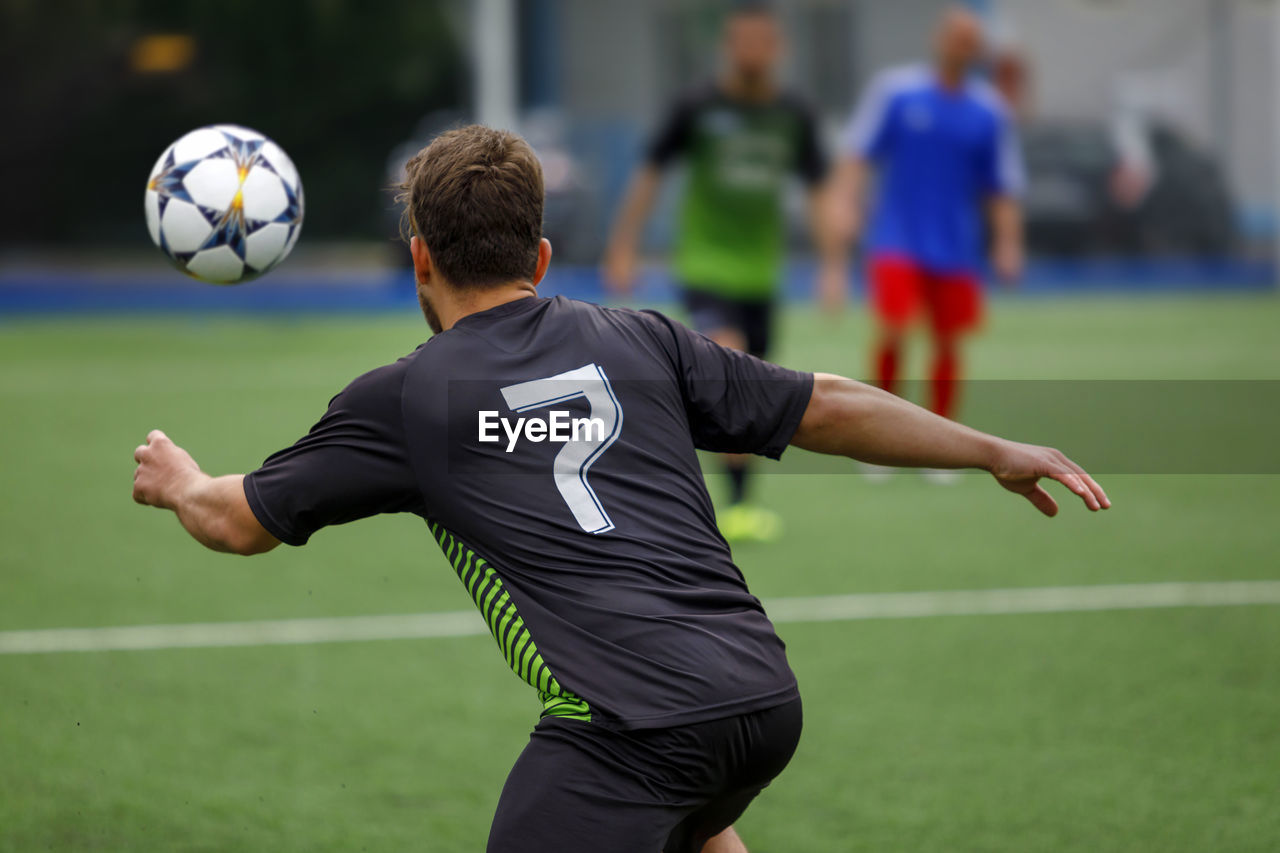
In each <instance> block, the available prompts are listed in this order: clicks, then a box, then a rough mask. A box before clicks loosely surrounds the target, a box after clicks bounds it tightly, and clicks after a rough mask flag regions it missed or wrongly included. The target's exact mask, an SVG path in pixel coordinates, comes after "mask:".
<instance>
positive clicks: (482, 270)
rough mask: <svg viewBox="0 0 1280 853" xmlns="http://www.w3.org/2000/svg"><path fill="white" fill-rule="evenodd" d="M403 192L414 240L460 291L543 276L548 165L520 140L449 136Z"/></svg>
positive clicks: (473, 128) (412, 166) (480, 129)
mask: <svg viewBox="0 0 1280 853" xmlns="http://www.w3.org/2000/svg"><path fill="white" fill-rule="evenodd" d="M399 189H400V194H399V195H398V196H397V198H398V199H399V200H400V201H401V202H403V203H404V205H405V216H406V217H407V219H408V220H409V224H410V225H411V226H412V228H413V232H414V233H415V234H417V235H418V237H419V239H421V240H422V241H423V242H424V243H426V245H427V250H428V251H429V252H430V253H431V261H432V263H433V264H434V265H435V267H436V269H437V270H439V272H440V275H441V276H443V277H444V278H445V279H446V280H447V281H448V282H449V283H450V284H452V285H453V286H454V287H459V288H482V287H487V286H492V285H497V284H505V283H506V282H510V281H518V280H521V279H524V280H530V279H532V278H533V276H534V275H535V274H536V272H537V268H538V244H539V243H540V242H541V240H542V203H543V189H542V164H541V163H539V162H538V157H537V155H536V154H534V153H533V149H532V148H530V147H529V143H527V142H525V141H524V140H523V139H521V138H520V137H519V136H518V135H516V134H514V133H510V132H508V131H505V130H494V129H493V128H490V127H485V126H483V125H479V124H472V125H468V126H466V127H460V128H457V129H455V130H450V131H446V132H445V133H442V134H440V135H439V136H437V137H436V138H435V140H434V141H433V142H432V143H431V144H430V145H428V146H427V147H426V148H423V149H422V150H421V151H419V152H418V153H417V154H415V155H414V156H413V157H412V158H411V159H410V160H409V162H408V163H407V164H406V165H405V180H404V183H402V184H401V185H400V187H399Z"/></svg>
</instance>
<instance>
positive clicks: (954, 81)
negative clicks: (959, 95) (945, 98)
mask: <svg viewBox="0 0 1280 853" xmlns="http://www.w3.org/2000/svg"><path fill="white" fill-rule="evenodd" d="M934 74H935V76H937V78H938V85H940V86H941V87H942V88H943V89H946V90H947V91H948V92H958V91H959V90H960V89H962V88H964V83H965V80H966V79H968V77H969V69H968V68H967V67H965V66H963V65H952V64H949V63H946V62H939V63H937V64H936V65H935V66H934Z"/></svg>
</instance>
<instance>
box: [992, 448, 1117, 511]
mask: <svg viewBox="0 0 1280 853" xmlns="http://www.w3.org/2000/svg"><path fill="white" fill-rule="evenodd" d="M990 471H991V475H992V476H993V477H995V478H996V482H997V483H999V484H1000V485H1001V486H1004V487H1005V488H1006V489H1008V490H1009V491H1011V492H1013V493H1014V494H1018V495H1022V496H1023V497H1025V498H1026V499H1027V500H1029V501H1031V503H1032V504H1033V505H1034V506H1035V508H1036V509H1038V510H1040V511H1041V512H1042V513H1044V514H1045V515H1047V516H1049V517H1053V516H1055V515H1057V514H1058V502H1057V501H1055V500H1054V499H1053V496H1052V495H1050V494H1049V493H1048V492H1047V491H1045V488H1044V486H1042V485H1041V484H1040V480H1041V479H1042V478H1045V477H1047V478H1049V479H1052V480H1057V481H1058V482H1059V483H1061V484H1062V485H1064V486H1066V487H1067V488H1068V489H1070V490H1071V491H1073V492H1075V493H1076V494H1077V495H1079V497H1080V499H1081V500H1082V501H1084V505H1085V506H1086V507H1088V508H1089V509H1090V510H1091V511H1093V512H1097V511H1098V510H1100V509H1110V508H1111V500H1110V499H1109V498H1108V497H1107V493H1106V492H1104V491H1103V490H1102V487H1101V486H1099V485H1098V484H1097V483H1096V482H1095V481H1094V479H1093V478H1092V477H1090V476H1089V473H1088V472H1087V471H1085V470H1084V469H1083V468H1081V467H1080V466H1079V465H1077V464H1076V463H1074V462H1072V461H1071V460H1070V459H1068V458H1067V457H1066V456H1065V455H1064V454H1063V453H1062V452H1061V451H1059V450H1054V449H1053V448H1052V447H1036V446H1035V445H1031V444H1018V443H1016V442H1011V441H1010V442H1004V444H1003V446H1002V447H1001V449H1000V452H999V455H998V457H997V459H996V461H995V462H993V463H992V464H991V466H990Z"/></svg>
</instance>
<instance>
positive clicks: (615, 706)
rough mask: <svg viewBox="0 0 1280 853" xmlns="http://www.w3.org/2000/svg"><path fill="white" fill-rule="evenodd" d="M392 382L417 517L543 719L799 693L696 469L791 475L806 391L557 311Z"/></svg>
mask: <svg viewBox="0 0 1280 853" xmlns="http://www.w3.org/2000/svg"><path fill="white" fill-rule="evenodd" d="M396 370H397V371H399V372H402V374H403V375H402V377H401V380H400V381H401V390H400V395H401V401H402V409H403V419H404V428H405V436H406V439H405V440H406V444H407V445H408V450H409V453H410V455H411V458H412V462H413V467H414V471H415V474H416V476H417V478H418V482H419V485H420V489H421V494H422V497H423V504H422V507H421V511H422V513H423V514H424V515H425V517H426V518H427V520H428V523H429V524H430V525H431V528H432V531H433V533H434V534H435V535H436V537H437V539H439V540H440V543H441V545H442V547H443V548H444V549H445V552H446V556H448V557H449V558H450V560H451V562H452V563H453V565H454V567H455V569H457V570H458V572H459V574H460V576H462V579H463V582H464V583H465V584H467V586H468V589H469V591H471V592H472V594H473V597H474V598H475V599H476V602H477V605H478V606H479V607H480V608H481V611H482V612H483V613H484V615H485V617H486V619H488V620H489V621H490V625H491V627H492V628H493V629H494V633H495V636H496V637H497V638H498V641H499V644H500V645H501V646H502V648H503V652H504V654H506V656H507V658H508V662H509V663H510V664H511V665H512V668H513V669H515V671H516V672H517V674H519V675H521V677H523V678H525V679H526V680H528V681H530V682H531V683H533V684H534V685H535V686H536V687H538V689H539V690H540V691H541V692H542V693H543V699H544V703H545V704H546V706H547V708H548V710H549V711H550V712H552V713H562V714H573V715H589V716H591V717H592V718H593V719H597V720H601V721H611V722H613V723H614V724H616V725H620V726H640V727H643V726H653V725H671V724H675V723H679V722H682V721H684V722H689V721H695V720H700V719H709V718H713V717H719V716H726V715H728V714H733V713H739V712H743V711H746V710H751V709H754V708H760V707H768V706H769V705H770V704H776V703H777V702H779V701H785V700H786V698H787V697H788V696H789V695H790V694H791V693H792V692H794V689H795V688H794V680H793V678H792V676H791V674H790V671H789V669H788V667H787V664H786V660H785V655H784V653H783V646H782V643H781V641H780V640H778V638H777V637H776V635H775V634H774V632H773V629H772V626H771V625H770V623H769V622H768V620H767V618H766V617H765V616H764V613H763V610H762V609H761V607H760V605H759V602H758V601H757V600H756V599H755V598H754V597H752V596H751V595H750V593H749V592H748V591H747V588H746V585H745V583H744V581H743V579H742V575H741V573H740V572H739V571H738V569H737V568H736V567H735V566H734V564H733V562H732V559H731V556H730V553H729V549H728V547H727V546H726V545H725V543H724V540H723V539H722V538H721V537H720V535H719V533H718V532H717V530H716V526H715V517H714V511H713V508H712V505H711V501H710V498H709V497H708V494H707V491H706V488H705V485H704V483H703V479H702V474H701V470H700V467H699V464H698V459H697V455H696V452H695V450H696V448H698V447H701V448H704V449H712V450H735V451H744V452H762V453H765V454H766V455H773V456H776V455H778V454H779V453H781V451H782V449H783V448H784V447H785V445H786V443H787V441H788V440H789V439H790V436H791V434H792V433H793V432H794V430H795V427H796V424H797V423H798V421H799V418H800V416H801V415H802V413H803V410H804V406H805V405H806V404H807V401H808V395H809V389H810V385H811V381H812V380H811V377H808V376H807V375H802V374H796V373H793V372H791V371H785V370H783V369H781V368H777V367H774V366H772V365H766V364H764V363H763V362H759V361H756V360H755V359H751V358H749V357H747V356H744V355H741V354H738V353H732V352H730V351H725V350H721V349H720V348H719V347H715V346H714V345H712V344H710V343H709V342H708V341H706V340H705V339H703V338H701V337H700V336H697V335H695V334H693V333H691V332H689V331H688V330H687V329H684V327H682V326H679V325H678V324H675V323H672V322H671V321H669V320H667V319H665V318H663V317H661V316H660V315H657V314H651V313H647V312H634V311H626V310H614V309H606V308H601V307H598V306H594V305H589V304H586V303H580V302H574V301H571V300H566V299H563V298H556V299H520V300H516V301H515V302H511V303H507V304H505V305H502V306H499V307H498V308H494V309H491V310H489V311H485V312H481V313H479V314H473V315H471V316H469V317H466V318H463V319H462V320H461V321H460V322H459V323H457V324H456V325H455V326H454V327H453V328H452V329H450V330H449V331H447V332H445V333H443V334H440V335H437V336H436V337H435V338H433V339H432V340H431V341H429V342H428V343H427V344H425V345H424V346H423V347H421V348H420V349H419V350H418V351H417V352H416V353H415V354H414V355H412V356H410V357H409V358H408V359H406V360H403V361H402V362H401V363H400V364H399V365H397V367H396ZM533 656H537V658H538V661H537V665H534V666H529V665H528V662H529V660H530V659H531V658H532V657H533ZM530 670H535V671H530ZM552 682H554V684H555V686H556V687H558V689H548V686H549V685H550V684H551V683H552Z"/></svg>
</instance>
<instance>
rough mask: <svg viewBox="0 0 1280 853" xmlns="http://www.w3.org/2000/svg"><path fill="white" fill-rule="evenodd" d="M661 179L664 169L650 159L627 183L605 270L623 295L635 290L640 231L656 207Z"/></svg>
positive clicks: (612, 285)
mask: <svg viewBox="0 0 1280 853" xmlns="http://www.w3.org/2000/svg"><path fill="white" fill-rule="evenodd" d="M661 181H662V173H661V171H660V170H659V168H658V167H657V166H655V165H653V164H652V163H646V164H645V165H643V166H641V167H640V168H639V169H637V170H636V173H635V175H633V176H632V178H631V183H630V184H629V185H628V186H627V192H626V195H625V196H624V197H623V200H622V208H621V210H620V211H619V213H618V219H617V221H616V222H615V223H614V225H613V232H612V233H611V234H610V235H609V243H608V245H607V246H606V248H605V255H604V266H603V270H602V272H603V274H604V282H605V285H606V286H607V287H608V288H609V290H610V291H612V292H613V293H616V294H618V295H619V296H628V295H630V293H631V287H632V285H633V284H634V282H635V278H636V264H637V259H636V257H637V248H638V247H639V245H640V235H641V233H642V232H643V231H644V225H645V223H646V222H648V221H649V214H650V213H651V212H652V211H653V202H654V199H656V198H657V196H658V186H659V184H660V183H661Z"/></svg>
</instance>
